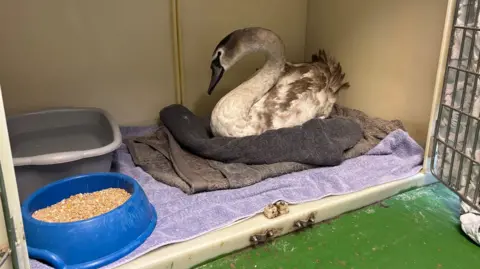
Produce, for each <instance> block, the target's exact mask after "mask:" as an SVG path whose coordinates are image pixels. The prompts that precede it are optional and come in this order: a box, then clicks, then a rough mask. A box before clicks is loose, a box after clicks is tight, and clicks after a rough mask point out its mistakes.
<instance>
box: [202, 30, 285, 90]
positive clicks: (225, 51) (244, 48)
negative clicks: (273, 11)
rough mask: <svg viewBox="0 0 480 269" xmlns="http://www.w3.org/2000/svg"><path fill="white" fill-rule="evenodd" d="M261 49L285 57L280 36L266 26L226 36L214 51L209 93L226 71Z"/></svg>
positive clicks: (271, 54) (236, 31) (272, 54)
mask: <svg viewBox="0 0 480 269" xmlns="http://www.w3.org/2000/svg"><path fill="white" fill-rule="evenodd" d="M260 50H264V51H267V52H268V53H269V54H270V56H279V57H283V53H284V49H283V43H282V42H281V40H280V38H279V37H278V36H277V35H276V34H275V33H274V32H272V31H271V30H268V29H265V28H260V27H249V28H243V29H238V30H235V31H233V32H231V33H230V34H228V35H227V36H225V37H224V38H223V39H222V40H221V41H220V42H219V43H218V45H217V46H216V47H215V50H214V51H213V55H212V62H211V64H210V69H211V70H212V77H211V80H210V86H209V87H208V94H209V95H210V94H211V93H212V92H213V90H214V89H215V86H217V84H218V82H219V81H220V79H221V78H222V76H223V74H224V73H225V71H227V70H228V69H230V68H231V67H232V66H233V65H234V64H235V63H236V62H238V61H239V60H240V59H241V58H243V57H244V56H245V55H247V54H250V53H254V52H256V51H260Z"/></svg>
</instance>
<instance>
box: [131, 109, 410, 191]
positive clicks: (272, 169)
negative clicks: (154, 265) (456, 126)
mask: <svg viewBox="0 0 480 269" xmlns="http://www.w3.org/2000/svg"><path fill="white" fill-rule="evenodd" d="M165 111H167V112H168V113H167V114H166V115H167V116H166V115H165V114H163V120H166V122H167V123H168V124H170V126H171V127H170V128H172V130H173V132H175V133H176V134H177V135H179V137H178V138H177V137H175V138H174V136H173V135H172V133H173V132H172V133H170V130H169V129H167V127H166V126H165V125H160V127H159V128H158V129H157V130H156V131H155V132H154V133H152V134H149V135H146V136H142V137H132V138H126V139H125V143H126V145H127V147H128V149H129V151H130V154H131V155H132V158H133V161H134V163H135V164H136V165H138V166H140V167H141V168H142V169H143V170H145V171H146V172H147V173H149V174H150V175H152V177H153V178H155V179H156V180H158V181H160V182H163V183H165V184H167V185H170V186H173V187H177V188H179V189H181V190H182V191H183V192H185V193H188V194H193V193H198V192H203V191H213V190H221V189H230V188H240V187H245V186H249V185H252V184H255V183H257V182H259V181H261V180H263V179H265V178H270V177H275V176H280V175H283V174H287V173H292V172H296V171H302V170H306V169H310V168H314V167H317V166H318V165H311V164H301V163H298V162H291V161H290V162H278V163H271V164H250V165H249V164H245V163H239V162H233V163H227V162H220V161H215V160H211V159H209V158H204V157H202V156H201V155H197V154H193V153H191V152H190V151H189V150H187V148H189V147H190V148H192V149H195V148H194V145H195V143H213V142H205V141H220V142H222V143H225V142H224V141H225V140H224V138H213V139H212V138H211V134H210V131H209V127H208V121H204V120H203V119H199V118H197V117H195V116H194V115H193V114H192V113H191V112H190V111H188V110H187V109H185V108H184V107H182V106H178V105H174V106H170V107H168V108H167V110H162V113H164V112H165ZM334 112H335V113H334V115H333V119H330V120H325V121H324V123H325V124H323V125H322V124H318V125H316V126H317V127H318V126H321V127H319V128H323V129H324V128H325V126H330V127H333V126H331V125H328V124H327V123H328V122H332V123H333V122H335V121H333V120H340V121H339V122H340V123H344V124H346V123H347V122H348V121H345V119H343V118H347V119H350V120H353V121H356V122H357V123H358V124H359V125H360V126H362V128H363V138H360V136H361V134H360V135H359V134H358V132H356V131H355V128H354V127H353V126H355V125H354V124H352V125H351V126H352V128H351V129H349V128H347V127H345V129H344V131H347V130H349V131H351V132H352V133H338V135H337V136H335V135H333V136H332V137H327V136H326V135H325V134H331V133H333V131H332V130H341V128H340V129H338V128H339V127H338V126H337V127H335V128H332V130H323V129H322V130H323V131H324V132H323V133H322V135H321V137H323V138H325V141H327V140H329V139H330V141H335V143H338V145H341V147H344V148H343V150H344V151H343V152H342V154H343V157H338V154H337V153H336V151H338V147H337V148H335V147H334V146H331V145H330V146H327V147H326V148H328V149H333V150H332V152H331V153H332V154H333V155H334V156H335V157H334V158H332V157H324V156H322V157H321V158H319V160H320V159H323V160H324V161H325V165H328V164H327V163H328V162H330V165H335V164H334V162H335V161H337V162H341V160H343V159H348V158H353V157H356V156H359V155H362V154H364V153H366V152H367V151H368V150H369V149H371V148H373V147H374V146H376V144H378V143H379V142H380V141H381V139H382V138H383V137H385V136H386V135H387V134H388V133H390V132H392V131H393V130H395V129H396V128H395V126H396V125H398V123H397V122H396V121H394V122H389V121H385V120H383V119H376V118H370V117H368V116H366V115H365V114H364V113H362V112H360V111H357V110H351V109H348V108H342V107H336V109H335V110H334ZM335 117H341V118H342V119H334V118H335ZM175 118H176V120H175ZM180 118H183V120H180ZM187 119H188V121H187ZM180 122H184V123H185V125H183V124H179V123H180ZM350 123H351V121H350ZM309 124H312V123H309ZM378 125H380V126H378ZM345 126H348V124H346V125H345ZM299 128H300V127H298V128H293V130H294V132H297V131H298V129H299ZM400 128H403V126H402V125H401V123H400ZM289 129H290V128H289ZM391 129H393V130H391ZM314 130H315V129H314ZM283 131H285V130H283ZM287 131H288V130H287ZM317 131H318V130H317ZM183 134H186V135H183ZM269 135H271V134H269ZM303 136H305V134H303ZM303 136H302V137H303ZM376 137H377V138H376ZM326 138H329V139H326ZM348 138H353V139H352V140H353V141H352V142H351V143H355V146H354V147H353V148H352V147H349V146H348V144H349V143H348ZM359 138H360V140H358V139H359ZM177 139H179V140H178V142H177ZM256 139H258V138H256ZM180 140H181V141H182V142H183V143H184V144H182V146H180V144H179V141H180ZM228 140H235V139H227V141H228ZM214 146H215V144H214ZM303 146H305V145H303ZM315 146H316V148H317V149H318V148H319V147H318V145H315ZM182 147H183V148H182ZM216 148H217V151H213V153H212V151H209V149H208V148H206V149H205V150H206V152H207V154H214V153H216V154H220V153H222V150H223V149H228V150H230V148H231V146H228V143H227V145H226V147H224V148H222V147H219V146H218V144H216ZM202 149H204V148H202ZM317 151H318V152H323V153H324V154H329V153H328V152H326V151H325V150H323V149H320V150H317ZM218 152H220V153H218ZM307 152H311V150H309V151H307ZM318 152H314V154H317V155H318V154H320V153H318ZM241 153H242V152H240V153H238V152H237V153H229V154H227V155H226V156H227V157H228V158H232V156H233V158H232V159H235V158H237V159H240V158H244V159H245V155H243V156H242V154H241ZM235 154H236V155H235ZM249 154H251V153H249ZM221 156H222V157H225V155H221ZM246 156H250V155H246ZM283 156H284V158H285V156H287V154H283ZM253 157H256V156H253ZM305 159H312V158H305ZM227 160H229V159H227ZM255 160H257V161H261V159H259V158H253V161H255Z"/></svg>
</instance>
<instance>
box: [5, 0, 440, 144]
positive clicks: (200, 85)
mask: <svg viewBox="0 0 480 269" xmlns="http://www.w3.org/2000/svg"><path fill="white" fill-rule="evenodd" d="M446 2H447V0H422V1H416V0H403V1H397V0H361V1H351V0H298V1H297V0H296V1H291V0H245V1H234V0H179V13H180V30H181V40H182V42H183V43H182V47H181V49H182V52H183V74H184V96H183V102H184V104H185V105H186V106H188V107H189V108H191V109H193V110H194V111H195V112H197V113H199V114H206V113H208V112H209V111H210V110H211V108H212V107H213V105H214V104H215V102H216V101H217V100H218V99H219V98H220V97H221V96H223V95H224V94H225V93H226V92H227V91H229V90H230V89H232V88H234V87H235V86H237V85H238V84H240V83H241V81H242V80H244V79H245V78H247V77H248V76H250V75H251V74H252V73H253V72H254V71H255V68H257V67H260V66H261V64H262V63H263V57H262V56H261V55H253V56H251V57H247V58H246V59H244V60H243V61H241V62H240V63H239V64H238V65H236V66H235V67H234V68H233V69H232V70H231V71H230V72H228V73H227V74H225V76H224V79H223V81H222V82H221V83H220V84H219V85H218V87H217V90H216V92H215V93H214V94H213V96H208V95H207V94H206V90H207V86H208V82H209V79H210V69H209V64H210V57H211V53H212V51H213V49H214V47H215V46H216V44H217V43H218V42H219V40H221V39H222V38H223V37H224V36H225V35H226V34H228V33H229V32H230V31H232V30H234V29H238V28H242V27H247V26H263V27H267V28H270V29H272V30H274V31H275V32H277V33H278V34H279V35H280V36H281V37H282V38H283V40H284V42H285V44H286V48H287V57H288V58H289V60H291V61H294V62H298V61H302V60H304V59H305V58H306V59H307V60H309V59H310V55H311V53H312V52H314V51H315V50H317V49H318V48H326V49H327V50H328V51H329V52H331V53H332V54H333V55H334V56H336V57H337V58H338V59H339V60H340V62H341V63H342V64H343V66H344V68H345V71H346V73H347V78H348V79H349V80H350V82H351V84H352V86H351V88H350V90H349V91H348V92H344V93H343V94H342V95H341V98H340V103H342V104H345V105H347V106H350V107H354V108H359V109H361V110H364V111H365V112H367V113H369V114H371V115H375V116H381V117H384V118H390V119H393V118H399V119H401V120H402V121H404V122H405V124H406V126H407V128H408V130H409V131H410V133H411V135H412V136H413V137H414V138H416V139H417V141H419V142H420V143H422V144H423V142H424V140H425V136H426V131H427V125H428V122H427V120H428V117H429V111H430V104H431V99H432V91H433V85H434V79H435V71H436V64H437V58H438V53H439V46H440V39H441V34H442V27H443V20H444V15H445V8H446ZM170 10H171V8H170V1H168V0H138V1H129V0H104V1H93V0H86V1H72V0H70V1H65V0H49V1H34V0H24V1H0V83H1V85H2V88H3V91H4V95H5V96H4V98H5V102H6V108H7V113H8V114H11V113H18V112H24V111H30V110H35V109H41V108H46V107H52V106H69V105H72V106H96V107H101V108H104V109H106V110H108V111H110V112H111V113H112V114H113V115H114V117H115V118H116V119H117V120H118V121H119V122H120V123H121V124H135V125H137V124H148V123H152V122H153V121H154V120H155V119H156V118H157V114H158V111H159V109H160V108H161V107H163V106H165V105H168V104H171V103H174V102H175V88H174V86H175V85H174V67H173V50H172V47H173V44H172V32H171V14H170Z"/></svg>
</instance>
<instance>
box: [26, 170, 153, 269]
mask: <svg viewBox="0 0 480 269" xmlns="http://www.w3.org/2000/svg"><path fill="white" fill-rule="evenodd" d="M106 188H122V189H124V190H126V191H127V192H129V193H130V194H131V195H132V196H131V197H130V198H129V199H128V200H127V201H126V202H125V203H124V204H122V205H121V206H119V207H117V208H115V209H114V210H112V211H110V212H107V213H105V214H102V215H99V216H96V217H93V218H91V219H86V220H82V221H76V222H66V223H48V222H43V221H39V220H36V219H34V218H33V217H32V213H33V212H35V211H36V210H38V209H41V208H45V207H47V206H50V205H53V204H55V203H57V202H59V201H61V200H62V199H65V198H68V197H70V196H72V195H75V194H78V193H86V192H94V191H99V190H102V189H106ZM22 215H23V224H24V228H25V236H26V240H27V247H28V254H29V256H30V257H31V258H33V259H37V260H41V261H44V262H46V263H48V264H50V265H51V266H53V267H55V268H64V269H73V268H75V269H84V268H85V269H86V268H98V267H101V266H104V265H106V264H109V263H111V262H113V261H116V260H118V259H120V258H122V257H124V256H126V255H127V254H128V253H130V252H132V251H133V250H134V249H135V248H137V247H138V246H139V245H141V244H142V243H143V242H144V241H145V240H146V239H147V238H148V236H150V234H151V233H152V231H153V229H154V228H155V225H156V223H157V214H156V212H155V209H154V208H153V206H152V205H151V204H150V203H149V201H148V199H147V196H146V195H145V193H144V191H143V189H142V188H141V187H140V185H139V184H138V183H137V182H136V181H135V180H134V179H133V178H131V177H129V176H127V175H123V174H119V173H94V174H87V175H81V176H76V177H70V178H66V179H62V180H60V181H56V182H54V183H52V184H49V185H46V186H44V187H42V188H41V189H38V190H37V191H35V192H34V193H33V194H32V195H30V197H28V198H27V200H25V201H24V203H23V204H22Z"/></svg>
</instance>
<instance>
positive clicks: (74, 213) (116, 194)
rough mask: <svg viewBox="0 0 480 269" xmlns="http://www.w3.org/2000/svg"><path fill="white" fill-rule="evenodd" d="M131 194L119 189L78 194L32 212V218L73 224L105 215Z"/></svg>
mask: <svg viewBox="0 0 480 269" xmlns="http://www.w3.org/2000/svg"><path fill="white" fill-rule="evenodd" d="M130 196H131V194H130V193H128V192H127V191H125V190H124V189H120V188H108V189H104V190H100V191H96V192H91V193H79V194H76V195H72V196H70V197H69V198H67V199H63V200H62V201H60V202H58V203H56V204H54V205H51V206H49V207H46V208H42V209H39V210H37V211H35V212H33V214H32V217H33V218H35V219H37V220H40V221H45V222H73V221H79V220H85V219H89V218H93V217H95V216H98V215H101V214H105V213H107V212H109V211H111V210H113V209H115V208H117V207H119V206H120V205H122V204H123V203H125V202H126V201H127V200H128V199H129V198H130Z"/></svg>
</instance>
